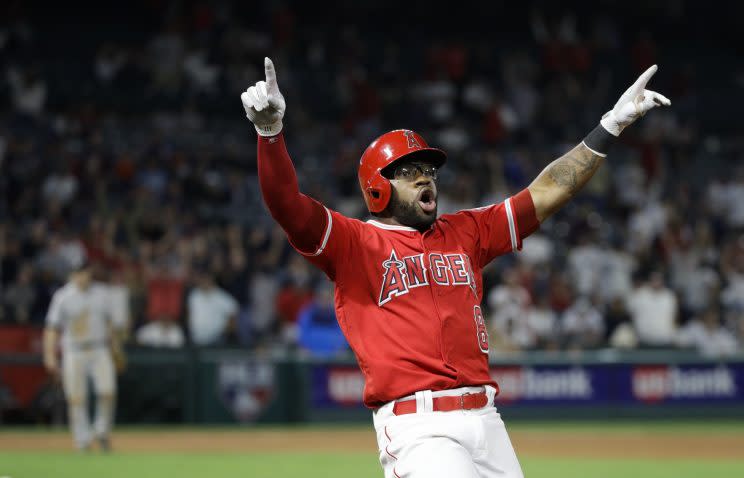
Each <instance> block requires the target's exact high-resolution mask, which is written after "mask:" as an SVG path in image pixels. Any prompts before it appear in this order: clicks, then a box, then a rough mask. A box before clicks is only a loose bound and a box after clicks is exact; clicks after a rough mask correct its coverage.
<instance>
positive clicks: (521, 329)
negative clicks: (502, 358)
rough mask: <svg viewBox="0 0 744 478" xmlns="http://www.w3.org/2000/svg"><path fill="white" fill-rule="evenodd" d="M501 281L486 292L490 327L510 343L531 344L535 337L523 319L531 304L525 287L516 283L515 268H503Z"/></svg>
mask: <svg viewBox="0 0 744 478" xmlns="http://www.w3.org/2000/svg"><path fill="white" fill-rule="evenodd" d="M502 278H503V281H504V282H503V284H501V285H499V286H497V287H494V288H493V289H491V291H490V292H489V293H488V307H489V310H490V311H491V329H492V330H493V331H494V332H495V334H496V336H497V337H500V338H501V340H503V341H504V342H505V345H507V346H510V347H517V348H523V347H531V346H533V345H534V344H535V342H536V340H537V339H536V337H535V335H534V334H533V332H532V331H531V330H530V328H529V326H528V324H527V322H526V321H525V320H524V319H525V317H526V316H527V311H528V310H529V305H530V295H529V293H528V292H527V289H525V288H524V287H522V286H521V285H520V284H519V277H518V275H517V270H516V269H513V268H511V269H507V270H505V271H504V273H503V275H502Z"/></svg>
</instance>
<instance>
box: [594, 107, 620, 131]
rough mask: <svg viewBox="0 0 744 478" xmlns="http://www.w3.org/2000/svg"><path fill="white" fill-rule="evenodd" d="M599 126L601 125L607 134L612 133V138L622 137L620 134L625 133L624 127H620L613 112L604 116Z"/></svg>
mask: <svg viewBox="0 0 744 478" xmlns="http://www.w3.org/2000/svg"><path fill="white" fill-rule="evenodd" d="M599 124H601V125H602V127H603V128H604V129H606V130H607V132H608V133H610V134H611V135H612V136H620V133H621V132H622V131H623V127H622V126H620V124H619V123H618V122H617V119H616V118H615V115H613V114H612V111H610V112H608V113H607V114H605V115H604V116H602V119H601V120H599Z"/></svg>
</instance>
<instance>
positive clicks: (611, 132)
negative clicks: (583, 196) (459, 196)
mask: <svg viewBox="0 0 744 478" xmlns="http://www.w3.org/2000/svg"><path fill="white" fill-rule="evenodd" d="M656 70H657V67H656V65H654V66H652V67H651V68H649V69H648V70H646V71H645V72H644V73H643V74H642V75H641V76H640V77H638V79H637V80H636V82H635V83H633V85H632V86H631V87H630V88H628V89H627V90H626V91H625V93H623V95H622V96H621V97H620V99H619V100H618V102H617V103H616V104H615V106H614V107H613V108H612V110H610V111H609V112H607V113H606V114H605V115H604V116H603V117H602V119H601V121H600V122H599V125H597V127H596V128H594V130H593V131H592V132H591V133H589V134H588V135H587V136H586V138H584V140H583V141H582V142H581V143H579V144H578V145H577V146H576V147H574V148H573V149H572V150H571V151H569V152H567V153H566V154H564V155H563V156H561V157H560V158H558V159H556V160H555V161H553V162H552V163H550V164H549V165H548V166H547V167H546V168H545V169H544V170H543V171H542V172H541V173H540V174H539V175H538V176H537V178H535V180H534V181H532V183H531V184H530V185H529V187H528V189H529V191H530V194H531V195H532V201H533V202H534V204H535V213H536V214H537V219H538V220H539V221H540V222H542V221H544V220H545V219H547V218H548V217H550V215H552V214H553V213H555V212H556V211H557V210H558V209H560V208H561V207H562V206H563V205H564V204H566V202H568V200H569V199H571V198H572V197H573V196H574V195H575V194H576V193H577V192H578V191H579V190H581V188H583V187H584V185H585V184H586V183H587V182H588V181H589V179H591V177H592V176H593V175H594V172H595V171H596V170H597V168H599V166H600V165H601V164H602V162H603V161H604V158H605V156H607V150H608V149H609V147H610V146H611V144H612V143H613V142H614V141H615V140H616V139H617V137H618V136H620V133H621V132H622V130H623V129H624V128H625V127H626V126H628V125H629V124H631V123H633V122H634V121H635V120H636V119H638V118H640V117H641V116H643V115H645V114H646V112H647V111H649V110H650V109H652V108H655V107H656V106H660V105H667V106H668V105H670V104H671V102H670V101H669V99H667V98H666V97H665V96H663V95H661V94H659V93H656V92H654V91H650V90H647V89H645V88H646V84H647V83H648V81H649V80H650V79H651V77H652V76H653V75H654V73H656Z"/></svg>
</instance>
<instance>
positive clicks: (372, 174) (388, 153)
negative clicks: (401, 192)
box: [359, 129, 447, 213]
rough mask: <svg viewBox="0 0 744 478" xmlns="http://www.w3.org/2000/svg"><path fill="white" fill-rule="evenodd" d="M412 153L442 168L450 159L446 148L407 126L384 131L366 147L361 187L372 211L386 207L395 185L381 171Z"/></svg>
mask: <svg viewBox="0 0 744 478" xmlns="http://www.w3.org/2000/svg"><path fill="white" fill-rule="evenodd" d="M410 155H416V157H417V158H418V157H420V159H421V160H422V161H426V162H429V163H432V164H433V165H435V166H436V167H440V166H441V165H443V164H444V162H445V161H446V160H447V155H446V154H445V153H444V151H442V150H440V149H436V148H430V147H429V145H428V144H426V141H424V138H422V137H421V135H419V134H418V133H416V132H414V131H411V130H408V129H396V130H394V131H390V132H389V133H385V134H383V135H382V136H380V137H379V138H377V139H376V140H374V141H372V143H371V144H370V145H369V146H367V149H366V150H365V151H364V154H362V159H361V160H359V187H361V188H362V195H363V196H364V202H365V203H367V209H369V212H373V213H377V212H381V211H382V210H384V209H385V208H386V207H387V205H388V202H390V196H391V195H392V186H391V185H390V181H389V180H388V179H387V178H386V177H384V176H383V175H382V170H383V169H385V168H386V167H388V166H390V165H391V164H393V163H394V162H396V161H398V160H400V159H403V158H409V157H410Z"/></svg>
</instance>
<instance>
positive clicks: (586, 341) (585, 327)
mask: <svg viewBox="0 0 744 478" xmlns="http://www.w3.org/2000/svg"><path fill="white" fill-rule="evenodd" d="M603 334H604V320H603V318H602V314H601V313H600V311H599V310H598V309H597V307H596V306H595V305H594V304H593V303H592V301H591V300H589V298H587V297H579V298H578V299H577V300H576V301H575V302H574V304H573V305H572V306H571V307H569V308H568V309H567V310H566V311H565V312H564V313H563V317H561V335H562V338H563V343H564V344H565V346H566V348H568V349H592V348H597V347H598V346H599V345H600V344H601V343H602V339H603V338H604V337H603Z"/></svg>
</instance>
